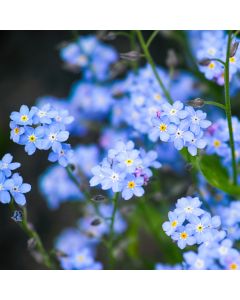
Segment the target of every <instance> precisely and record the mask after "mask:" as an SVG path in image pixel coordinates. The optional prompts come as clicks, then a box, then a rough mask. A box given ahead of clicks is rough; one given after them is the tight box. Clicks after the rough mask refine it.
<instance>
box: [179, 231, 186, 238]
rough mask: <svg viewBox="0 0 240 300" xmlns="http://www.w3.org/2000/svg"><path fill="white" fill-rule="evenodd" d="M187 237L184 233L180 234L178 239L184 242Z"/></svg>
mask: <svg viewBox="0 0 240 300" xmlns="http://www.w3.org/2000/svg"><path fill="white" fill-rule="evenodd" d="M187 237H188V234H187V233H186V232H185V231H184V232H182V233H181V234H180V238H181V239H182V240H186V238H187Z"/></svg>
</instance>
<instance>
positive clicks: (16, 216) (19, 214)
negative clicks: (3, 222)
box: [11, 210, 22, 222]
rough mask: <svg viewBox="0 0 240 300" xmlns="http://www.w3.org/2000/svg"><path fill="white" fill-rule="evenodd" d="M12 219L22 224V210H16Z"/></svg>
mask: <svg viewBox="0 0 240 300" xmlns="http://www.w3.org/2000/svg"><path fill="white" fill-rule="evenodd" d="M11 219H12V220H13V221H15V222H22V212H21V211H20V210H15V211H14V213H13V216H12V217H11Z"/></svg>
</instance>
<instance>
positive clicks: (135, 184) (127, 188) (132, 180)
mask: <svg viewBox="0 0 240 300" xmlns="http://www.w3.org/2000/svg"><path fill="white" fill-rule="evenodd" d="M143 182H144V180H143V178H142V177H137V178H136V177H135V176H133V175H132V176H131V175H129V176H128V177H127V178H126V180H125V182H124V187H123V191H122V197H123V199H124V200H129V199H130V198H132V197H133V196H134V195H135V196H137V197H141V196H143V194H144V189H143V188H142V185H143Z"/></svg>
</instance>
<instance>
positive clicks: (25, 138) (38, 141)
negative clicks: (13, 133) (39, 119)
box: [19, 126, 45, 155]
mask: <svg viewBox="0 0 240 300" xmlns="http://www.w3.org/2000/svg"><path fill="white" fill-rule="evenodd" d="M44 135H45V129H44V127H43V126H39V127H37V128H35V129H34V128H32V127H29V126H26V127H25V132H24V134H23V135H22V136H21V138H20V140H19V143H20V144H22V145H25V151H26V152H27V153H28V155H32V154H33V153H34V152H35V151H36V149H40V150H41V149H43V148H44Z"/></svg>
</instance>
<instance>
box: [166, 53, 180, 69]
mask: <svg viewBox="0 0 240 300" xmlns="http://www.w3.org/2000/svg"><path fill="white" fill-rule="evenodd" d="M166 65H167V66H168V67H169V68H171V67H176V66H177V65H178V59H177V55H176V53H175V51H174V50H173V49H169V50H168V53H167V59H166Z"/></svg>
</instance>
